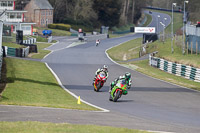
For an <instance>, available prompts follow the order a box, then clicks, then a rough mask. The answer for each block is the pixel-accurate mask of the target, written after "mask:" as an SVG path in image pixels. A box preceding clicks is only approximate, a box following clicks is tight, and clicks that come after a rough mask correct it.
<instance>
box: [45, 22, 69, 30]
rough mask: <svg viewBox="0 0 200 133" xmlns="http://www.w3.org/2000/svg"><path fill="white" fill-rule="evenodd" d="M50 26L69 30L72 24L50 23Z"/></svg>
mask: <svg viewBox="0 0 200 133" xmlns="http://www.w3.org/2000/svg"><path fill="white" fill-rule="evenodd" d="M48 28H51V29H59V30H66V31H69V29H70V28H71V25H68V24H48Z"/></svg>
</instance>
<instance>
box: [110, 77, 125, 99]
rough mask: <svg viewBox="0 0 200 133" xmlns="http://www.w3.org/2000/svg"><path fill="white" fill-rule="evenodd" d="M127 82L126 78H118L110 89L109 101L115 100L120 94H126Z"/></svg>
mask: <svg viewBox="0 0 200 133" xmlns="http://www.w3.org/2000/svg"><path fill="white" fill-rule="evenodd" d="M126 89H127V84H126V80H125V79H122V80H118V81H117V84H116V85H115V86H114V87H113V89H112V91H111V92H110V98H109V100H110V101H114V102H116V101H117V100H118V99H119V98H120V97H121V96H122V94H124V95H126V94H127V90H126Z"/></svg>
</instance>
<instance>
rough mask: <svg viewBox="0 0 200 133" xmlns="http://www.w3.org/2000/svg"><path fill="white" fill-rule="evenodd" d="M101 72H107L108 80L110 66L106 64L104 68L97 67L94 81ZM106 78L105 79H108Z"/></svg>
mask: <svg viewBox="0 0 200 133" xmlns="http://www.w3.org/2000/svg"><path fill="white" fill-rule="evenodd" d="M100 72H104V73H105V75H106V80H107V78H108V66H106V65H104V66H103V67H102V68H99V69H97V71H96V72H95V77H94V80H93V81H95V80H96V77H97V75H98V74H99V73H100ZM106 80H105V81H106Z"/></svg>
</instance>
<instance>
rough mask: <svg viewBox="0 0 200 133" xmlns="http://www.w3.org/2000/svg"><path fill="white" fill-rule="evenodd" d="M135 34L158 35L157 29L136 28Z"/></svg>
mask: <svg viewBox="0 0 200 133" xmlns="http://www.w3.org/2000/svg"><path fill="white" fill-rule="evenodd" d="M135 33H156V28H155V27H135Z"/></svg>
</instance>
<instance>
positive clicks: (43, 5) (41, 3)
mask: <svg viewBox="0 0 200 133" xmlns="http://www.w3.org/2000/svg"><path fill="white" fill-rule="evenodd" d="M34 3H35V4H36V5H37V6H38V7H39V9H52V10H53V7H52V6H51V4H50V3H49V1H48V0H34Z"/></svg>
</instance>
